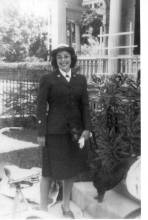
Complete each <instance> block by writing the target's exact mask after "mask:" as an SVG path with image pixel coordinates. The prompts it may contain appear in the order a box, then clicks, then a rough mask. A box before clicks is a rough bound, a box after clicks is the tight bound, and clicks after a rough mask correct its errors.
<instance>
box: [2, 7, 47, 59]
mask: <svg viewBox="0 0 148 220" xmlns="http://www.w3.org/2000/svg"><path fill="white" fill-rule="evenodd" d="M46 26H47V22H46V21H45V20H44V19H43V18H39V17H35V16H29V15H25V14H21V13H20V12H19V11H18V9H17V8H14V7H8V8H7V9H6V10H5V11H4V14H3V16H1V22H0V46H1V48H2V50H1V51H0V57H3V59H4V61H7V62H16V61H24V59H25V58H26V57H27V56H29V55H30V54H29V51H30V48H32V45H33V44H35V42H36V41H37V40H36V39H38V42H37V43H36V44H37V46H36V47H37V49H38V54H37V53H36V51H34V50H31V52H32V53H31V56H34V55H37V56H38V57H40V58H41V57H42V58H43V59H44V60H46V57H45V54H47V48H46V46H45V45H46V38H45V37H43V35H42V33H44V32H45V27H46ZM45 35H47V33H44V36H45ZM43 51H44V52H43Z"/></svg>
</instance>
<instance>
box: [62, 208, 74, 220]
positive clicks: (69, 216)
mask: <svg viewBox="0 0 148 220" xmlns="http://www.w3.org/2000/svg"><path fill="white" fill-rule="evenodd" d="M61 208H62V212H63V216H64V217H65V218H72V219H75V217H74V214H73V212H72V211H71V210H68V211H66V210H65V209H64V207H63V205H61Z"/></svg>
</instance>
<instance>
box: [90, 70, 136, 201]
mask: <svg viewBox="0 0 148 220" xmlns="http://www.w3.org/2000/svg"><path fill="white" fill-rule="evenodd" d="M100 85H101V86H98V89H99V90H98V94H97V95H96V97H95V99H96V102H98V103H99V105H98V109H97V110H95V111H91V117H92V125H93V131H94V133H95V137H96V145H94V144H93V159H91V161H90V167H91V170H92V173H93V183H94V186H95V187H96V188H97V191H98V194H99V196H100V197H99V198H100V200H102V197H103V195H104V193H105V191H106V190H109V189H111V188H113V187H114V186H116V185H117V184H118V183H119V182H120V181H121V180H122V179H123V177H124V176H125V175H126V172H127V170H128V167H129V166H130V164H131V162H132V161H133V160H135V158H136V157H137V156H138V155H140V86H139V81H137V82H135V81H134V80H133V79H131V78H130V77H129V76H128V75H123V74H118V75H117V74H116V75H112V76H111V77H110V78H108V79H106V81H104V82H103V83H100Z"/></svg>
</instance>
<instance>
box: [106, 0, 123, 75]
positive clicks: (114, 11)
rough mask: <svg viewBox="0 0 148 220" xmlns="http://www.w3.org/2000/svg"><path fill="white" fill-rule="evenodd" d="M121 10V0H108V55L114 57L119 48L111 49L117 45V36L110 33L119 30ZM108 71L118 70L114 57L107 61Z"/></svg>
mask: <svg viewBox="0 0 148 220" xmlns="http://www.w3.org/2000/svg"><path fill="white" fill-rule="evenodd" d="M121 10H122V0H110V21H109V34H110V35H111V36H109V39H108V47H109V51H108V54H109V57H116V56H117V55H119V49H113V50H112V49H111V48H114V47H117V46H119V36H113V35H112V34H114V33H118V32H120V31H121V30H120V27H121V12H122V11H121ZM108 68H109V73H111V74H112V73H117V72H118V61H117V60H116V59H115V60H114V59H110V61H109V66H108Z"/></svg>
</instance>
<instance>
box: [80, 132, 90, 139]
mask: <svg viewBox="0 0 148 220" xmlns="http://www.w3.org/2000/svg"><path fill="white" fill-rule="evenodd" d="M82 137H83V138H84V139H85V140H88V139H89V138H90V131H88V130H84V131H83V132H82V134H81V138H82Z"/></svg>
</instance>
